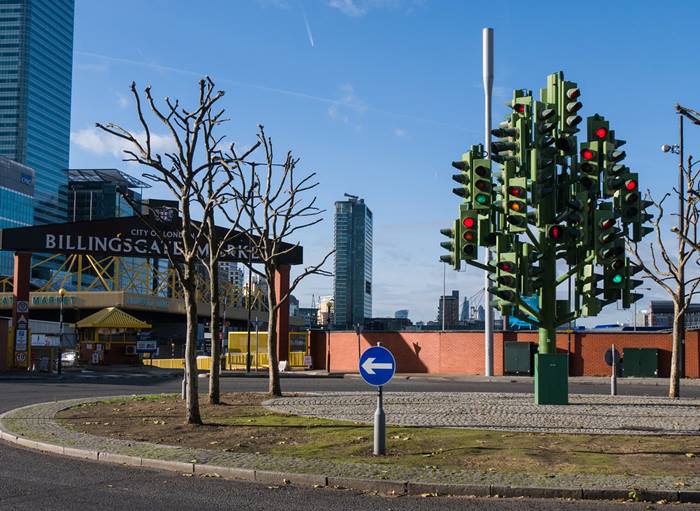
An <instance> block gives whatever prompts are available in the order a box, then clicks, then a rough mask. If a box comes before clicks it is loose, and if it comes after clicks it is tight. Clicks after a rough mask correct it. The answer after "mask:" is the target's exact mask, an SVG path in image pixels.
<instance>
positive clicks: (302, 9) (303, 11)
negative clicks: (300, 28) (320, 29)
mask: <svg viewBox="0 0 700 511" xmlns="http://www.w3.org/2000/svg"><path fill="white" fill-rule="evenodd" d="M301 13H302V15H303V16H304V24H305V25H306V34H307V35H308V36H309V43H311V47H312V48H313V47H314V46H315V45H314V35H313V34H312V33H311V26H310V25H309V20H308V18H307V17H306V11H305V10H304V7H303V6H302V8H301Z"/></svg>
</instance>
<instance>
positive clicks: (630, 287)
mask: <svg viewBox="0 0 700 511" xmlns="http://www.w3.org/2000/svg"><path fill="white" fill-rule="evenodd" d="M641 270H642V267H641V266H637V265H635V264H632V263H631V262H630V260H629V259H628V258H625V277H626V278H625V284H624V286H623V288H622V308H623V309H629V308H630V305H632V304H633V303H634V302H636V301H638V300H641V299H642V297H643V295H642V294H641V293H635V292H633V291H634V290H635V289H636V288H638V287H639V286H641V285H642V280H640V279H633V278H632V276H634V275H636V274H637V273H639V272H640V271H641Z"/></svg>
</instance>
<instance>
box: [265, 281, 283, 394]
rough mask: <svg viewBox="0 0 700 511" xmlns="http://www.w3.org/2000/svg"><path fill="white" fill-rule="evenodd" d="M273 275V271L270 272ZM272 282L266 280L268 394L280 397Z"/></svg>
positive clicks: (274, 302)
mask: <svg viewBox="0 0 700 511" xmlns="http://www.w3.org/2000/svg"><path fill="white" fill-rule="evenodd" d="M272 274H273V275H274V271H273V272H272ZM274 285H275V284H274V282H273V281H271V279H268V284H267V289H268V292H267V298H268V299H267V303H268V307H269V311H268V314H267V360H268V362H269V366H270V367H269V373H268V374H269V378H268V392H269V393H270V395H271V396H281V395H282V385H281V383H280V369H279V360H278V358H277V308H276V305H277V295H276V293H275V291H274Z"/></svg>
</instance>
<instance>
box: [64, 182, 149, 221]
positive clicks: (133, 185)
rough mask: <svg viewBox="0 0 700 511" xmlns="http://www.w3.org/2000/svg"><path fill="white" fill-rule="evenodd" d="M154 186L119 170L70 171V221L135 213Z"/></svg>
mask: <svg viewBox="0 0 700 511" xmlns="http://www.w3.org/2000/svg"><path fill="white" fill-rule="evenodd" d="M150 187H151V185H149V184H147V183H145V182H143V181H141V180H140V179H136V178H134V177H131V176H129V175H128V174H125V173H124V172H122V171H120V170H118V169H70V170H68V189H67V191H64V192H63V193H64V194H65V195H66V197H67V198H68V219H69V221H71V222H81V221H86V220H100V219H103V218H119V217H123V216H131V215H133V214H134V208H133V206H132V204H140V202H141V195H142V193H143V189H144V188H150Z"/></svg>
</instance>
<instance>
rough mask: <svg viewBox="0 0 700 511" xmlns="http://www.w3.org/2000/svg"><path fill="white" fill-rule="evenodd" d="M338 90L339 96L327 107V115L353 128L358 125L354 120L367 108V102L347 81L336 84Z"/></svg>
mask: <svg viewBox="0 0 700 511" xmlns="http://www.w3.org/2000/svg"><path fill="white" fill-rule="evenodd" d="M338 91H339V92H340V97H339V98H338V99H337V100H335V101H333V103H332V104H331V105H330V106H329V107H328V117H330V118H331V119H334V120H337V121H340V122H342V123H344V124H350V125H353V126H354V127H355V128H357V127H359V123H357V122H354V120H355V119H356V118H358V117H359V116H361V115H363V114H364V113H365V112H366V111H367V110H368V108H367V104H366V103H365V102H364V101H363V100H362V99H360V98H359V97H358V95H357V94H356V93H355V89H354V87H353V86H352V85H351V84H349V83H344V84H342V85H340V86H338Z"/></svg>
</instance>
